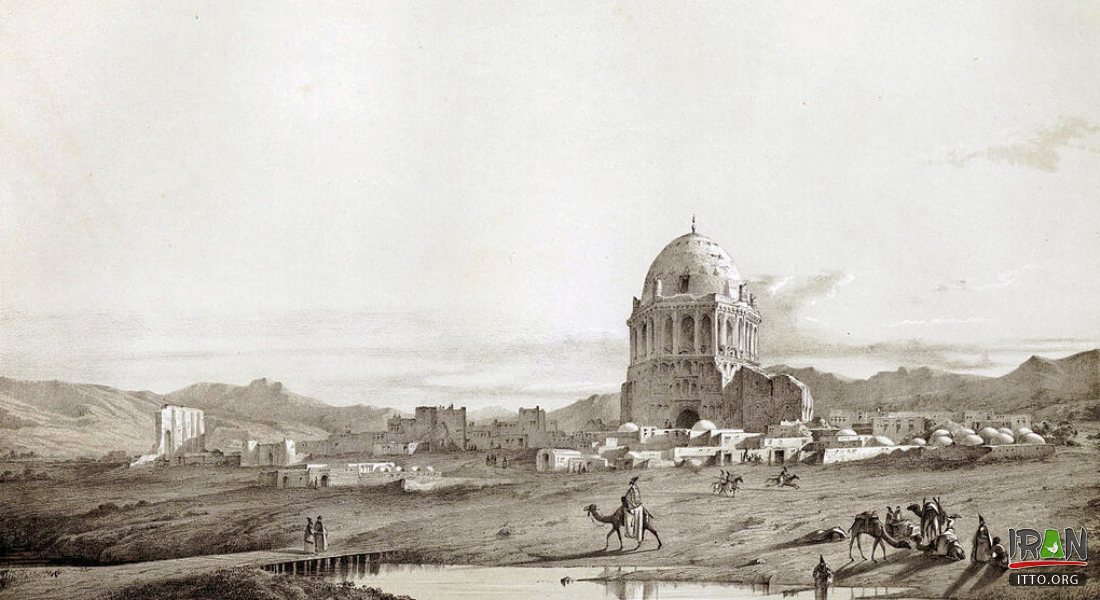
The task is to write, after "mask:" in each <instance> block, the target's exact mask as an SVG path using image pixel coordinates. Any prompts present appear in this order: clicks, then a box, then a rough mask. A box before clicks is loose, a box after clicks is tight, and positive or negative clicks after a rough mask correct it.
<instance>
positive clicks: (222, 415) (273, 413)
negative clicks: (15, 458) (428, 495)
mask: <svg viewBox="0 0 1100 600" xmlns="http://www.w3.org/2000/svg"><path fill="white" fill-rule="evenodd" d="M163 404H181V405H184V406H193V407H196V408H201V409H203V411H204V412H205V417H206V419H205V422H206V438H207V447H208V448H211V449H220V450H223V451H232V450H237V449H239V448H240V444H241V440H243V439H259V440H261V441H277V440H280V439H282V438H283V437H284V436H286V437H290V438H292V439H303V438H307V437H308V438H321V437H325V436H326V435H327V434H328V433H333V432H342V431H346V430H349V429H350V430H351V431H372V430H373V431H378V430H384V429H385V428H386V420H387V419H388V418H389V417H390V416H392V415H394V414H397V412H398V411H396V410H394V409H392V408H378V407H374V406H365V405H357V406H331V405H328V404H325V403H323V402H321V401H320V400H315V399H313V398H307V397H305V396H300V395H298V394H295V393H293V392H289V391H287V390H285V389H284V388H283V385H282V384H281V383H279V382H270V381H268V380H266V379H257V380H255V381H253V382H252V383H250V384H248V385H246V386H240V385H227V384H224V383H196V384H194V385H191V386H188V387H185V388H183V389H181V390H177V391H175V392H171V393H168V394H165V395H160V394H156V393H153V392H148V391H142V392H130V391H125V390H119V389H115V388H112V387H108V386H105V385H93V384H84V383H65V382H62V381H19V380H15V379H9V378H6V377H0V452H7V451H9V450H11V449H15V450H18V451H20V452H26V451H28V450H32V451H34V452H37V453H38V454H40V455H43V456H59V457H76V456H93V457H99V456H101V455H103V454H104V453H106V452H107V451H109V450H123V451H125V452H127V453H130V454H139V453H142V452H148V451H149V449H150V448H152V446H153V442H154V439H153V438H154V435H155V434H154V428H155V415H156V413H157V411H158V410H160V407H161V405H163Z"/></svg>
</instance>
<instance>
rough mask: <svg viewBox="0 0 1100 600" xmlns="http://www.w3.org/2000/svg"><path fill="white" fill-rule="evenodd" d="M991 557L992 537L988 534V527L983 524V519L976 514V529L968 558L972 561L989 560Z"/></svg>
mask: <svg viewBox="0 0 1100 600" xmlns="http://www.w3.org/2000/svg"><path fill="white" fill-rule="evenodd" d="M991 558H993V539H992V538H991V537H990V536H989V528H988V527H986V526H985V519H984V518H982V516H981V515H978V530H977V531H975V532H974V545H973V546H972V547H971V548H970V560H972V561H974V562H983V563H984V562H989V559H991Z"/></svg>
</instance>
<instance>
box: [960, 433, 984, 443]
mask: <svg viewBox="0 0 1100 600" xmlns="http://www.w3.org/2000/svg"><path fill="white" fill-rule="evenodd" d="M983 443H984V442H983V441H982V436H980V435H978V434H976V433H971V434H969V435H965V436H963V438H962V439H961V440H959V444H960V445H962V446H981V445H982V444H983Z"/></svg>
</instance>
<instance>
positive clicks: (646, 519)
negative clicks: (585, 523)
mask: <svg viewBox="0 0 1100 600" xmlns="http://www.w3.org/2000/svg"><path fill="white" fill-rule="evenodd" d="M642 511H643V512H644V514H643V516H642V539H640V540H638V545H637V546H635V547H634V549H635V550H637V549H638V548H640V547H641V546H642V542H643V541H645V532H647V531H648V532H650V533H652V534H653V537H654V538H656V539H657V549H658V550H660V549H661V546H663V545H664V544H662V543H661V536H659V535H657V530H656V529H654V528H653V519H654V516H653V515H652V514H650V512H649V509H647V508H642ZM584 512H585V513H586V514H587V515H588V516H589V517H591V518H592V519H593V520H594V521H597V522H599V523H607V524H608V525H610V526H611V531H608V532H607V537H606V538H604V545H603V549H604V550H607V547H608V546H609V545H610V544H611V534H613V533H614V534H615V535H617V536H619V550H622V549H623V533H622V527H623V517H624V516H625V515H626V511H625V510H624V509H623V507H622V506H620V507H619V508H618V509H617V510H616V511H615V512H613V513H611V514H610V515H601V514H600V509H599V508H597V507H596V505H595V504H589V505H588V506H586V507H584Z"/></svg>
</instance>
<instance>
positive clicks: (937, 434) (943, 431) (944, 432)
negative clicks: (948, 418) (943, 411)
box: [932, 429, 951, 438]
mask: <svg viewBox="0 0 1100 600" xmlns="http://www.w3.org/2000/svg"><path fill="white" fill-rule="evenodd" d="M941 435H951V432H949V431H947V430H946V429H937V430H935V431H933V432H932V437H934V438H937V437H940V436H941Z"/></svg>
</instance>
